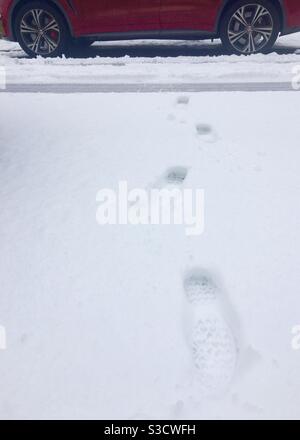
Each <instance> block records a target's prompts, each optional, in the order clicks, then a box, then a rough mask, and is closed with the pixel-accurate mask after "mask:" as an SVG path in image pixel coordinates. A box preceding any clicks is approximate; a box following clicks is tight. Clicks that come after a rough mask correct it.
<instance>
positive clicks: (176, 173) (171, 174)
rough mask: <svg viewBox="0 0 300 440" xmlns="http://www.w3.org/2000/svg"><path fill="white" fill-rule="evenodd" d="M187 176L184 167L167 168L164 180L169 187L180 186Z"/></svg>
mask: <svg viewBox="0 0 300 440" xmlns="http://www.w3.org/2000/svg"><path fill="white" fill-rule="evenodd" d="M187 175H188V169H187V168H186V167H181V166H179V167H173V168H169V169H168V170H167V171H166V173H165V175H164V180H165V182H166V183H167V184H169V185H181V184H182V183H183V182H184V181H185V179H186V178H187Z"/></svg>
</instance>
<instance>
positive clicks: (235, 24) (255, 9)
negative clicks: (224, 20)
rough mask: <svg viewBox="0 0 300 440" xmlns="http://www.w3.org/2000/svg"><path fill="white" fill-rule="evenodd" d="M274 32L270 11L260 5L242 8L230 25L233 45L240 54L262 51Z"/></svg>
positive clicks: (237, 11)
mask: <svg viewBox="0 0 300 440" xmlns="http://www.w3.org/2000/svg"><path fill="white" fill-rule="evenodd" d="M273 30H274V23H273V18H272V15H271V13H270V11H269V10H268V9H267V8H265V7H264V6H262V5H259V4H249V5H245V6H242V7H240V8H239V9H237V10H236V12H235V13H234V14H233V15H232V17H231V19H230V21H229V25H228V38H229V41H230V43H231V45H232V46H233V47H234V49H235V50H237V51H238V52H240V53H245V54H250V53H257V52H259V51H261V50H262V49H263V48H264V47H265V46H266V45H267V44H268V42H269V41H270V39H271V37H272V34H273Z"/></svg>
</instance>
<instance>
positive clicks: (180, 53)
mask: <svg viewBox="0 0 300 440" xmlns="http://www.w3.org/2000/svg"><path fill="white" fill-rule="evenodd" d="M299 49H300V34H295V35H291V36H286V37H282V38H280V39H279V40H278V43H277V45H276V51H277V52H278V53H275V52H274V53H271V54H269V55H255V56H251V57H237V56H226V55H222V47H221V46H220V44H219V43H218V42H216V43H214V44H212V43H210V42H207V41H205V42H183V41H177V42H176V41H175V42H169V41H167V42H166V41H159V42H158V41H141V42H113V43H102V44H98V43H97V44H96V45H95V46H93V48H92V49H91V50H88V51H86V54H85V57H84V58H83V54H79V55H78V58H76V59H52V60H49V59H47V60H44V59H42V58H40V59H38V60H29V59H28V58H27V57H26V56H25V55H24V53H23V52H22V51H21V49H20V48H19V46H18V45H17V44H12V43H9V42H5V41H0V66H3V67H5V69H6V72H7V81H8V82H9V83H18V84H20V83H31V84H37V83H57V82H60V83H70V82H71V83H72V82H73V83H155V82H158V81H159V82H160V83H195V82H216V81H219V82H233V81H263V82H264V81H269V82H270V81H272V82H274V81H287V82H290V81H291V79H292V77H293V68H295V67H296V66H299V62H300V55H299V54H298V52H299ZM207 55H210V56H207Z"/></svg>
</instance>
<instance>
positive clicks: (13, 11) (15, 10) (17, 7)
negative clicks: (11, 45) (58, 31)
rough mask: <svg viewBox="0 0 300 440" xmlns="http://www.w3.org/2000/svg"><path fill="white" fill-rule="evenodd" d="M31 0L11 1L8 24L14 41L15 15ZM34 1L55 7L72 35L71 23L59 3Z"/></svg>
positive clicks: (53, 0)
mask: <svg viewBox="0 0 300 440" xmlns="http://www.w3.org/2000/svg"><path fill="white" fill-rule="evenodd" d="M32 1H35V0H14V1H13V5H12V8H11V11H10V17H9V26H10V29H11V34H12V37H13V39H14V40H15V41H16V33H15V26H14V20H15V17H16V15H17V13H18V11H19V10H20V8H21V7H22V6H24V5H25V4H26V3H31V2H32ZM36 1H40V2H41V3H43V4H46V5H50V6H52V7H53V8H55V9H56V10H57V11H58V12H59V13H60V14H61V15H62V17H63V19H64V20H65V23H66V26H67V29H68V31H69V33H70V35H71V36H73V30H72V25H71V22H70V20H69V18H68V15H67V13H66V11H65V10H64V8H63V7H62V6H61V4H60V3H59V2H58V1H57V0H36ZM67 3H68V4H69V3H71V1H69V0H67Z"/></svg>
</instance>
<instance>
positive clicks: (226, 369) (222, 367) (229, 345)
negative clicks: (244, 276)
mask: <svg viewBox="0 0 300 440" xmlns="http://www.w3.org/2000/svg"><path fill="white" fill-rule="evenodd" d="M184 291H185V299H186V306H187V308H186V321H185V323H186V327H187V328H186V330H187V336H188V343H189V345H190V347H191V353H192V357H193V364H194V368H195V379H196V383H197V385H198V386H199V390H200V392H201V394H202V395H205V396H218V395H220V394H223V393H224V392H226V390H227V389H228V388H229V386H230V383H231V382H232V379H233V377H234V374H235V370H236V366H237V358H238V349H237V344H236V340H235V337H234V335H233V332H232V329H231V327H230V325H229V322H228V321H227V320H226V318H225V310H224V307H223V303H222V291H221V290H220V289H219V288H218V286H217V284H216V282H215V280H214V278H213V277H212V276H211V275H210V274H209V273H207V272H206V271H204V270H201V269H195V270H193V271H191V272H189V273H188V274H187V276H186V277H185V280H184Z"/></svg>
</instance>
